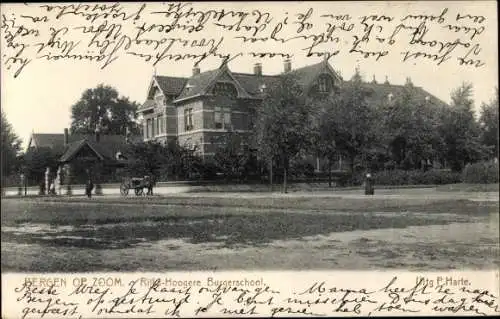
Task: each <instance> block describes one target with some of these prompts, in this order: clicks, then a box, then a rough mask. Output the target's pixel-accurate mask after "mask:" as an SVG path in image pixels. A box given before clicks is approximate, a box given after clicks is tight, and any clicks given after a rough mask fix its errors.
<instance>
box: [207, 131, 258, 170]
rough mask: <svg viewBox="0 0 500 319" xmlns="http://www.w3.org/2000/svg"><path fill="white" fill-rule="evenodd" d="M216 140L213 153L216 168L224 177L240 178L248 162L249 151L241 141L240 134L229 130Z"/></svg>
mask: <svg viewBox="0 0 500 319" xmlns="http://www.w3.org/2000/svg"><path fill="white" fill-rule="evenodd" d="M217 142H218V143H217V145H218V147H217V149H216V151H215V155H214V162H215V166H216V168H217V170H218V171H220V172H222V173H223V174H224V176H225V177H226V179H233V178H236V179H240V178H241V177H242V176H243V175H244V173H245V171H246V169H247V166H248V164H249V162H250V152H249V150H248V148H247V147H245V145H244V144H243V143H242V142H243V141H242V138H241V136H240V135H239V134H237V133H233V132H230V133H229V134H226V135H223V136H221V138H220V140H219V141H217Z"/></svg>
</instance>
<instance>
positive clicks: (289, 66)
mask: <svg viewBox="0 0 500 319" xmlns="http://www.w3.org/2000/svg"><path fill="white" fill-rule="evenodd" d="M283 66H284V71H285V73H288V72H290V71H292V61H291V60H290V59H286V60H285V62H284V64H283Z"/></svg>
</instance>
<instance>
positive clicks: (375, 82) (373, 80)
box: [372, 74, 377, 84]
mask: <svg viewBox="0 0 500 319" xmlns="http://www.w3.org/2000/svg"><path fill="white" fill-rule="evenodd" d="M372 83H373V84H377V79H376V78H375V74H374V75H373V79H372Z"/></svg>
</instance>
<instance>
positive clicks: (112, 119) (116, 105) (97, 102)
mask: <svg viewBox="0 0 500 319" xmlns="http://www.w3.org/2000/svg"><path fill="white" fill-rule="evenodd" d="M137 108H138V104H137V103H135V102H131V101H129V99H128V98H126V97H120V96H119V95H118V92H117V91H116V89H114V88H112V87H110V86H104V85H102V84H100V85H99V86H97V87H96V88H93V89H87V90H85V92H83V94H82V96H81V98H80V100H79V101H78V102H76V103H75V104H74V105H73V106H72V107H71V119H72V122H71V132H72V133H81V134H92V133H93V132H94V131H95V129H96V127H97V126H98V124H99V120H100V119H102V120H101V121H102V122H101V123H100V124H101V131H102V133H103V134H125V133H126V130H127V128H128V129H129V132H130V133H133V134H137V133H139V126H138V124H137V123H136V122H135V119H136V111H137Z"/></svg>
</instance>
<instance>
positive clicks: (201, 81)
mask: <svg viewBox="0 0 500 319" xmlns="http://www.w3.org/2000/svg"><path fill="white" fill-rule="evenodd" d="M218 74H219V69H215V70H210V71H206V72H201V73H199V74H197V75H194V76H192V77H190V78H189V79H188V80H187V82H186V85H185V86H184V89H183V90H182V92H181V94H180V95H179V96H178V97H177V99H178V100H181V99H186V98H188V97H193V96H197V95H199V94H202V93H203V92H204V91H205V89H206V88H207V86H208V85H209V84H210V83H211V82H212V80H213V79H215V77H216V76H217V75H218Z"/></svg>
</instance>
